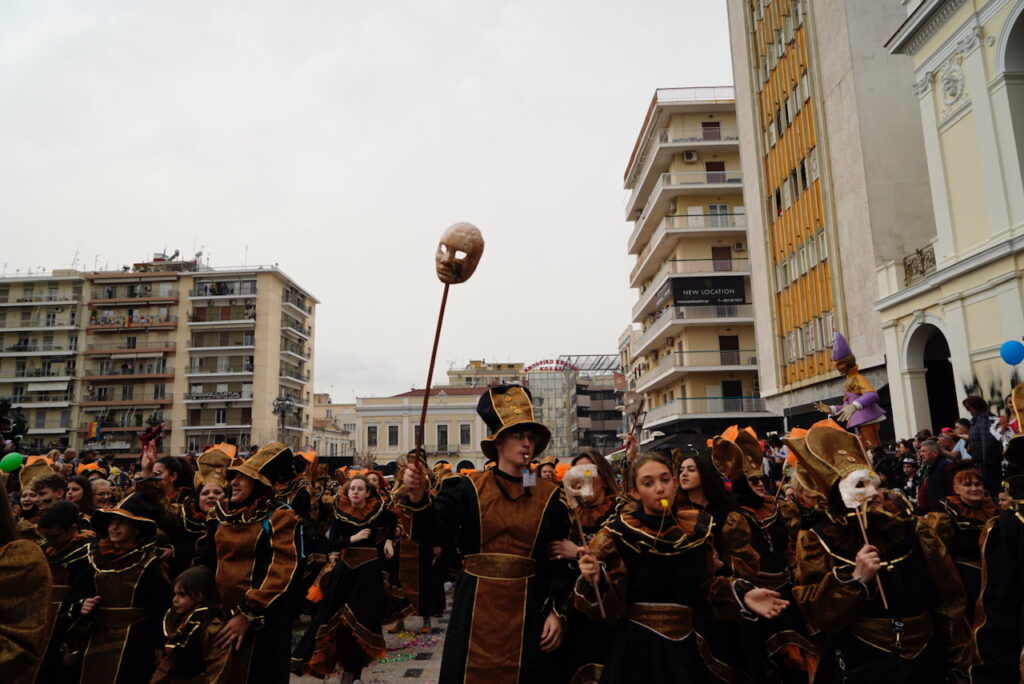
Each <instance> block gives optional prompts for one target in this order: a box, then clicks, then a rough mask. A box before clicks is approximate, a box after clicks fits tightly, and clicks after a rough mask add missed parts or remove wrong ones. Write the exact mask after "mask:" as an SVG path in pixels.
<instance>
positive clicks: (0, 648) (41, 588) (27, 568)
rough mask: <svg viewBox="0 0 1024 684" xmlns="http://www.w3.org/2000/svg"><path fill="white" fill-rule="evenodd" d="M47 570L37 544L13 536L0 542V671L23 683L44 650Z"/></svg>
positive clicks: (14, 683) (15, 683)
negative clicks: (12, 539)
mask: <svg viewBox="0 0 1024 684" xmlns="http://www.w3.org/2000/svg"><path fill="white" fill-rule="evenodd" d="M49 617H50V573H49V571H48V570H47V568H46V556H45V555H43V552H42V551H41V550H40V548H39V544H36V543H35V542H31V541H28V540H25V539H17V540H15V541H12V542H8V543H7V544H4V545H3V546H0V674H2V675H3V681H4V682H10V683H11V684H27V683H28V682H31V681H32V680H33V678H34V677H35V674H36V668H38V666H39V662H40V660H42V657H43V652H44V651H45V650H46V639H47V636H48V635H49V625H50V620H49Z"/></svg>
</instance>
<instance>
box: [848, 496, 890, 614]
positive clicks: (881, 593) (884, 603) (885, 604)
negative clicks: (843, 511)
mask: <svg viewBox="0 0 1024 684" xmlns="http://www.w3.org/2000/svg"><path fill="white" fill-rule="evenodd" d="M861 506H862V508H859V509H857V510H856V511H854V517H856V518H857V522H858V523H860V533H861V534H862V535H863V536H864V543H865V544H866V545H868V546H871V542H870V541H868V528H867V526H866V525H865V524H864V520H863V518H861V511H863V513H864V516H865V517H866V516H867V514H868V512H867V506H868V504H867V502H865V503H863V504H861ZM879 570H881V568H879ZM875 582H876V583H877V584H878V596H879V598H881V599H882V607H883V608H885V609H886V610H889V599H887V598H886V597H885V589H884V588H883V587H882V578H881V577H880V576H879V575H878V573H877V572H876V573H875Z"/></svg>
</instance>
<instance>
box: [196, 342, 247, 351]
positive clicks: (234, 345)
mask: <svg viewBox="0 0 1024 684" xmlns="http://www.w3.org/2000/svg"><path fill="white" fill-rule="evenodd" d="M255 348H256V343H255V341H250V342H245V341H242V342H228V343H227V344H221V343H220V342H219V341H217V342H195V341H193V342H190V343H189V346H188V351H190V352H216V351H227V352H239V351H246V350H249V349H255Z"/></svg>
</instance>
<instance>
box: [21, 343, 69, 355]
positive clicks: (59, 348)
mask: <svg viewBox="0 0 1024 684" xmlns="http://www.w3.org/2000/svg"><path fill="white" fill-rule="evenodd" d="M76 350H77V347H75V346H74V345H71V346H68V345H66V344H46V343H44V344H39V343H36V342H28V343H19V344H11V345H8V346H6V347H4V348H3V351H5V352H27V353H31V352H67V353H73V352H75V351H76Z"/></svg>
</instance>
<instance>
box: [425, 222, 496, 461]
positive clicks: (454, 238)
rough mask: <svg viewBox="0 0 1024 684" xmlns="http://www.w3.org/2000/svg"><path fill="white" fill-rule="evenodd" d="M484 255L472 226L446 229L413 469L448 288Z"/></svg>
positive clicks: (440, 251)
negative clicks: (441, 286) (440, 290)
mask: <svg viewBox="0 0 1024 684" xmlns="http://www.w3.org/2000/svg"><path fill="white" fill-rule="evenodd" d="M483 253H484V238H483V236H482V235H481V234H480V229H479V228H477V227H476V226H474V225H473V224H471V223H454V224H452V225H450V226H448V228H447V229H445V231H444V233H443V234H442V235H441V240H440V242H439V243H438V245H437V253H436V254H435V255H434V261H435V263H436V266H437V278H438V280H440V281H441V282H442V283H444V293H443V294H442V295H441V310H440V311H439V312H438V314H437V328H436V329H435V330H434V346H433V347H431V349H430V367H429V368H428V370H427V386H426V389H425V390H424V391H423V408H422V409H421V410H420V424H419V428H420V429H419V434H417V435H416V448H415V449H413V452H412V454H411V455H410V456H409V464H410V465H412V466H415V465H416V464H418V463H419V462H420V454H422V453H423V438H424V435H425V433H426V431H427V426H426V424H427V405H428V404H429V403H430V384H431V380H432V379H433V377H434V362H435V361H437V345H438V342H440V341H441V324H442V323H443V322H444V309H445V306H446V305H447V304H448V288H449V287H451V286H452V285H455V284H458V283H464V282H466V281H467V280H469V277H470V276H471V275H473V272H474V271H476V267H477V264H479V263H480V257H481V256H483Z"/></svg>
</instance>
